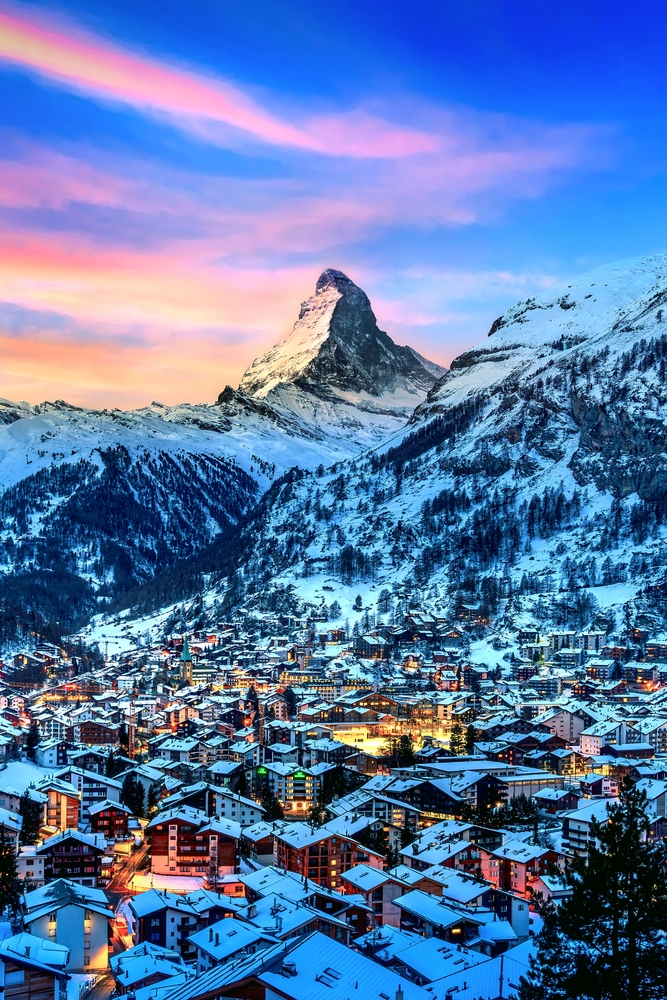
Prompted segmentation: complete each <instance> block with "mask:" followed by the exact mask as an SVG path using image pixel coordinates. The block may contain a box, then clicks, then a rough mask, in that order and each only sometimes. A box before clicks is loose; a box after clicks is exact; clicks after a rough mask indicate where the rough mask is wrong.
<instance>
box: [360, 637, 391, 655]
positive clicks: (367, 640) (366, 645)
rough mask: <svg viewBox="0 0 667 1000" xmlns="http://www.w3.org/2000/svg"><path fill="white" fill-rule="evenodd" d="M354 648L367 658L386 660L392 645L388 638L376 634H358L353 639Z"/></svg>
mask: <svg viewBox="0 0 667 1000" xmlns="http://www.w3.org/2000/svg"><path fill="white" fill-rule="evenodd" d="M354 648H355V650H356V651H357V653H359V655H360V656H363V657H365V658H366V659H369V660H388V659H390V657H391V651H392V648H393V645H392V643H391V641H390V640H389V639H385V638H383V637H382V636H378V635H360V636H358V637H357V638H356V639H355V640H354Z"/></svg>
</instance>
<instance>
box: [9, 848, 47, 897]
mask: <svg viewBox="0 0 667 1000" xmlns="http://www.w3.org/2000/svg"><path fill="white" fill-rule="evenodd" d="M36 852H37V848H36V847H35V846H34V845H33V844H25V845H24V846H23V847H21V848H20V850H19V853H18V855H17V858H16V874H17V875H18V877H19V879H20V880H21V882H23V883H24V888H25V889H27V888H28V887H30V888H31V889H36V888H38V887H39V886H41V885H44V857H43V856H42V855H41V854H37V853H36Z"/></svg>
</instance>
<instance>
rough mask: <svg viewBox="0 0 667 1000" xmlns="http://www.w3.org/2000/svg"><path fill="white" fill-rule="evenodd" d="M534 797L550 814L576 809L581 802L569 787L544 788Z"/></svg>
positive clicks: (542, 809) (541, 807) (543, 809)
mask: <svg viewBox="0 0 667 1000" xmlns="http://www.w3.org/2000/svg"><path fill="white" fill-rule="evenodd" d="M533 799H534V800H535V802H536V803H537V805H538V806H539V808H540V810H541V811H542V812H545V813H547V815H549V816H555V815H556V813H560V812H566V811H569V810H571V809H576V807H577V804H578V802H579V797H578V796H577V794H576V793H575V792H573V791H571V790H570V789H567V788H543V789H542V790H541V791H539V792H535V794H534V795H533Z"/></svg>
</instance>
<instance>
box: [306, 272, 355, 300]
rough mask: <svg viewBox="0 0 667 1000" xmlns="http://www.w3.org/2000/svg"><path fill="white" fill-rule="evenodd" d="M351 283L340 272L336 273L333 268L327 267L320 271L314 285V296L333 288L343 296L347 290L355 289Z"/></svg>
mask: <svg viewBox="0 0 667 1000" xmlns="http://www.w3.org/2000/svg"><path fill="white" fill-rule="evenodd" d="M356 287H357V286H356V285H355V283H354V282H353V281H351V280H350V278H348V276H347V275H346V274H343V272H342V271H337V270H336V269H335V268H334V267H327V268H326V270H324V271H322V273H321V275H320V276H319V278H318V279H317V284H316V285H315V294H316V295H320V294H321V293H322V292H324V291H326V290H327V289H329V288H334V289H335V290H336V291H337V292H340V293H341V295H343V294H344V293H345V292H346V291H347V289H348V288H356Z"/></svg>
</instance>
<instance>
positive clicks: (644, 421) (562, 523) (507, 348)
mask: <svg viewBox="0 0 667 1000" xmlns="http://www.w3.org/2000/svg"><path fill="white" fill-rule="evenodd" d="M666 359H667V255H664V254H660V255H653V256H650V257H644V258H641V259H638V260H632V261H627V262H622V263H620V264H615V265H611V266H606V267H603V268H599V269H598V270H596V271H593V272H591V273H589V274H586V275H584V276H583V277H580V278H577V279H576V280H573V281H570V282H566V283H564V284H562V285H558V286H556V287H554V288H552V289H550V290H549V291H548V292H545V293H543V294H541V295H539V296H537V297H535V298H529V299H527V300H526V301H523V302H520V303H518V304H517V305H516V306H514V307H513V308H511V309H510V310H508V312H507V313H505V315H504V316H502V317H500V318H499V319H498V320H496V321H495V323H494V324H493V326H492V328H491V331H490V332H489V335H488V336H487V337H486V338H485V339H484V340H483V341H482V342H481V343H480V344H478V345H477V347H475V348H473V349H472V350H470V351H467V352H466V353H465V354H462V355H461V356H460V357H458V358H457V359H456V360H455V361H454V362H453V363H452V366H451V369H450V371H448V372H447V373H446V374H444V375H443V376H442V377H441V378H440V379H439V380H438V382H437V383H436V384H435V385H434V387H433V388H432V390H431V391H430V393H429V395H428V397H427V399H426V400H425V401H424V402H423V403H422V404H421V405H420V406H418V407H417V409H416V410H415V412H414V414H413V416H412V418H411V419H410V421H409V423H408V424H407V425H406V426H405V427H403V428H402V429H401V430H400V431H399V432H397V433H395V434H394V435H392V436H390V437H389V438H388V439H387V440H386V441H385V442H384V443H383V444H382V445H381V446H379V447H377V448H376V449H375V450H374V451H373V452H372V453H371V454H370V455H366V456H362V457H357V458H355V459H353V460H351V461H348V462H347V463H345V464H343V465H342V466H339V467H338V468H337V469H336V470H335V471H333V470H330V471H326V472H325V473H324V474H323V475H308V476H306V477H304V478H302V479H301V480H299V481H297V482H291V483H287V484H286V485H285V486H284V487H283V488H282V489H281V490H280V491H279V492H276V491H275V489H274V491H273V494H274V495H273V498H272V502H271V504H270V505H268V506H267V505H266V504H265V505H264V509H263V510H262V511H261V514H260V516H259V517H258V519H257V520H256V521H255V522H254V523H253V524H252V525H250V526H248V528H247V529H246V540H245V545H244V547H242V549H241V551H242V555H241V557H240V560H239V562H240V565H237V567H236V572H235V574H234V577H233V587H232V591H231V597H232V598H233V600H235V601H236V602H239V601H241V600H243V601H245V602H246V604H248V603H252V601H254V602H255V603H256V604H259V605H261V603H262V601H266V600H267V595H274V596H273V597H272V599H273V600H274V605H275V594H276V593H281V594H284V595H286V597H285V600H287V595H289V600H292V601H294V600H296V599H302V600H308V601H310V602H312V603H315V604H317V603H318V602H320V601H322V600H325V599H326V596H327V595H326V593H324V591H328V592H331V591H332V590H335V592H336V594H337V595H338V599H339V602H340V603H342V604H343V612H344V614H348V613H349V612H350V608H351V603H352V600H353V598H354V595H356V594H357V593H359V592H360V591H364V592H365V593H367V594H372V593H373V592H374V591H380V590H381V589H383V588H386V587H388V586H389V587H391V586H392V585H393V586H394V590H395V591H396V592H398V593H402V594H404V595H408V594H412V595H414V594H418V595H419V596H420V598H424V597H426V598H428V597H431V598H432V599H433V600H434V601H435V602H436V603H439V604H440V606H446V605H451V604H452V603H453V602H455V601H456V600H457V599H461V600H467V601H469V602H470V601H472V602H473V603H479V602H480V601H481V603H482V605H483V607H484V609H485V610H486V612H487V613H488V614H490V615H494V614H496V613H498V611H499V608H501V609H502V608H505V607H506V604H505V602H506V599H508V598H509V609H510V611H511V610H512V608H515V607H516V606H517V602H519V601H520V600H521V599H523V598H524V597H527V595H540V594H541V595H550V596H549V598H548V599H549V601H551V602H552V604H553V609H554V610H553V614H554V618H555V620H562V621H563V622H565V621H572V620H573V619H574V618H575V617H576V616H577V615H580V616H583V617H584V618H588V617H589V616H590V615H591V613H592V610H591V609H592V608H594V606H595V600H597V601H598V602H599V604H600V605H601V606H602V607H603V608H604V607H608V606H616V607H620V605H622V604H623V603H624V602H626V601H627V600H628V599H630V598H631V597H633V595H635V594H636V592H637V591H638V590H639V589H643V590H645V591H646V593H647V594H649V595H650V594H653V595H654V596H655V595H656V594H661V593H662V590H661V589H660V588H658V589H655V585H656V584H662V582H663V580H667V574H666V571H665V567H666V566H667V546H666V544H665V538H664V529H663V523H664V522H665V521H666V520H667V419H666V418H667V409H666V407H667V381H666V379H665V362H666ZM276 364H277V362H276V360H275V359H273V360H270V361H269V362H267V363H266V364H263V366H262V372H263V375H262V377H263V379H264V380H267V379H269V380H270V376H271V373H272V372H273V371H274V369H275V365H276ZM264 384H266V381H265V383H264ZM651 588H653V589H651ZM589 590H590V591H591V592H592V596H591V595H590V594H589V593H588V591H589ZM249 594H252V595H253V596H252V597H250V596H249ZM341 597H342V598H343V600H342V601H341ZM348 598H349V604H347V607H346V606H345V604H346V599H348ZM544 599H546V598H544ZM364 603H366V602H364Z"/></svg>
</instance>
